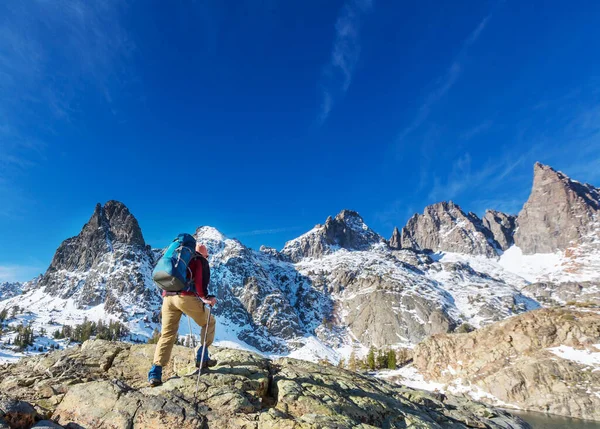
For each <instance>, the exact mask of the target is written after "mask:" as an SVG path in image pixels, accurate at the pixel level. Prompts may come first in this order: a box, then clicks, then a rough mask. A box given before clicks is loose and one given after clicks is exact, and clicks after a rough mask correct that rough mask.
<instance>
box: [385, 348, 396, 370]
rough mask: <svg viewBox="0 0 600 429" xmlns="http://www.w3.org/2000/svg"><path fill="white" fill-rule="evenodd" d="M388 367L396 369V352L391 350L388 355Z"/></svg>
mask: <svg viewBox="0 0 600 429" xmlns="http://www.w3.org/2000/svg"><path fill="white" fill-rule="evenodd" d="M387 367H388V369H396V352H395V351H393V350H390V351H389V352H388V355H387Z"/></svg>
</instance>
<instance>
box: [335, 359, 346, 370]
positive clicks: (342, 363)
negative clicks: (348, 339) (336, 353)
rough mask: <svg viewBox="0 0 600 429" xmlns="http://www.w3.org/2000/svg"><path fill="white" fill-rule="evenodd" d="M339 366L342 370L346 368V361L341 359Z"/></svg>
mask: <svg viewBox="0 0 600 429" xmlns="http://www.w3.org/2000/svg"><path fill="white" fill-rule="evenodd" d="M337 366H338V368H342V369H343V368H345V367H346V362H345V361H344V358H340V360H339V362H338V364H337Z"/></svg>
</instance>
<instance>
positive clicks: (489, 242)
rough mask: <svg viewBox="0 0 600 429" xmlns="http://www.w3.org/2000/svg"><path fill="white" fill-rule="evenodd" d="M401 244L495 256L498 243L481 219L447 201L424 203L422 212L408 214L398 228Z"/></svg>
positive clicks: (426, 248)
mask: <svg viewBox="0 0 600 429" xmlns="http://www.w3.org/2000/svg"><path fill="white" fill-rule="evenodd" d="M401 247H402V248H404V249H413V250H417V251H420V250H429V251H433V252H437V251H443V252H455V253H465V254H470V255H485V256H488V257H495V256H497V254H498V252H497V249H498V248H499V247H500V246H499V245H498V243H496V241H495V240H494V237H493V234H492V233H491V231H490V230H488V229H487V228H486V227H485V226H484V225H483V223H482V221H481V219H479V218H478V217H477V216H476V215H475V214H474V213H468V214H465V212H463V211H462V209H461V208H460V207H459V206H458V205H456V204H454V203H453V202H452V201H450V202H441V203H437V204H433V205H430V206H427V207H425V211H424V212H423V214H422V215H421V214H415V215H414V216H413V217H411V218H410V219H409V220H408V223H407V224H406V226H405V227H404V228H402V233H401Z"/></svg>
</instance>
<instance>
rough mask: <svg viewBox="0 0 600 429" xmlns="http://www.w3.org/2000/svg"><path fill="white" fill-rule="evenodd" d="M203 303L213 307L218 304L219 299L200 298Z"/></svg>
mask: <svg viewBox="0 0 600 429" xmlns="http://www.w3.org/2000/svg"><path fill="white" fill-rule="evenodd" d="M200 299H201V300H202V302H203V303H205V304H206V305H210V306H211V307H212V306H213V305H215V304H216V303H217V298H215V297H214V296H211V297H210V298H200Z"/></svg>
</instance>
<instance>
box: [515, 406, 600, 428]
mask: <svg viewBox="0 0 600 429" xmlns="http://www.w3.org/2000/svg"><path fill="white" fill-rule="evenodd" d="M507 411H508V412H509V413H511V414H514V415H515V416H519V417H521V418H522V419H523V420H525V421H526V422H527V423H529V424H530V425H531V427H532V428H534V429H559V428H560V429H565V428H568V429H600V422H591V421H588V420H579V419H571V418H568V417H560V416H552V415H550V414H542V413H533V412H529V411H515V410H507Z"/></svg>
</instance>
